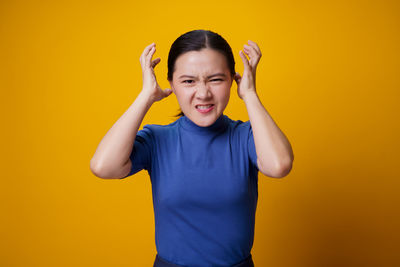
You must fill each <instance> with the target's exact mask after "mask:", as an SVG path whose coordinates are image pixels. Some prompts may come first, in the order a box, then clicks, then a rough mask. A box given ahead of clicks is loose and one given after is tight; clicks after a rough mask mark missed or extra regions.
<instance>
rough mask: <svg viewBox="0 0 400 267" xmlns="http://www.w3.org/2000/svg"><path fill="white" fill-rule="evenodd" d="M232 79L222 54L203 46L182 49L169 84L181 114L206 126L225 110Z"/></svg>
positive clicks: (199, 124)
mask: <svg viewBox="0 0 400 267" xmlns="http://www.w3.org/2000/svg"><path fill="white" fill-rule="evenodd" d="M232 81H233V79H232V76H231V74H230V71H229V68H228V64H227V62H226V58H225V56H224V55H223V54H221V53H220V52H218V51H216V50H213V49H209V48H205V49H202V50H200V51H190V52H186V53H184V54H182V55H180V56H179V57H178V58H177V59H176V62H175V71H174V73H173V77H172V81H170V85H171V89H172V90H173V92H174V94H175V95H176V97H177V99H178V102H179V106H180V107H181V110H182V111H183V113H185V116H187V117H188V118H189V119H190V120H191V121H192V122H194V123H195V124H197V125H198V126H201V127H206V126H210V125H211V124H213V123H214V122H215V121H216V120H217V119H218V118H219V117H220V116H221V114H222V113H223V111H224V110H225V107H226V106H227V104H228V102H229V97H230V89H231V86H232Z"/></svg>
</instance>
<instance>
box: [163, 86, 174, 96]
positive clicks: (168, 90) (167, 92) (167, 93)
mask: <svg viewBox="0 0 400 267" xmlns="http://www.w3.org/2000/svg"><path fill="white" fill-rule="evenodd" d="M163 92H164V95H165V96H169V95H170V94H171V93H172V90H171V89H170V88H167V89H165V90H163Z"/></svg>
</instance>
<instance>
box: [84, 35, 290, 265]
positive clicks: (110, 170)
mask: <svg viewBox="0 0 400 267" xmlns="http://www.w3.org/2000/svg"><path fill="white" fill-rule="evenodd" d="M155 50H156V48H155V43H152V44H150V45H148V46H147V47H146V48H145V49H144V51H143V53H142V55H141V57H140V63H141V66H142V71H143V88H142V90H141V92H140V93H139V95H138V96H137V98H136V99H135V101H134V102H133V104H132V105H131V106H130V107H129V109H128V110H127V111H126V112H125V113H124V114H123V115H122V117H121V118H120V119H119V120H118V121H117V122H116V123H115V124H114V125H113V127H112V128H111V129H110V130H109V131H108V133H107V134H106V136H105V137H104V138H103V140H102V141H101V142H100V144H99V146H98V148H97V150H96V153H95V155H94V156H93V159H92V160H91V170H92V172H93V173H94V174H95V175H96V176H98V177H101V178H125V177H128V176H130V175H133V174H135V173H137V172H138V171H140V170H142V169H145V170H147V171H148V173H149V175H150V179H151V183H152V194H153V205H154V214H155V237H156V248H157V254H156V258H155V262H154V266H156V267H166V266H191V267H192V266H236V267H239V266H240V267H248V266H254V263H253V261H252V257H251V253H250V251H251V248H252V246H253V240H254V225H255V212H256V206H257V199H258V187H257V186H258V171H260V172H261V173H263V174H264V175H266V176H269V177H276V178H278V177H284V176H286V175H287V174H288V173H289V171H290V170H291V167H292V162H293V152H292V148H291V145H290V143H289V141H288V140H287V139H286V137H285V135H284V134H283V133H282V132H281V130H280V129H279V128H278V126H277V125H276V124H275V123H274V121H273V120H272V118H271V117H270V115H269V114H268V112H267V111H266V110H265V108H264V107H263V105H262V104H261V102H260V100H259V98H258V96H257V92H256V86H255V78H256V68H257V64H258V62H259V60H260V57H261V51H260V48H259V47H258V45H257V44H256V43H255V42H252V41H249V45H244V49H243V50H244V53H243V51H240V52H239V55H240V57H241V59H242V61H243V64H244V72H243V77H242V76H241V75H240V74H239V73H237V72H235V61H234V57H233V54H232V50H231V48H230V46H229V44H228V43H227V42H226V41H225V39H223V38H222V37H221V36H220V35H219V34H217V33H214V32H211V31H205V30H194V31H190V32H187V33H185V34H183V35H181V36H180V37H179V38H178V39H176V40H175V42H174V43H173V44H172V46H171V49H170V52H169V55H168V81H169V83H170V86H171V89H165V90H162V89H161V88H160V86H159V85H158V83H157V80H156V77H155V74H154V67H155V66H156V65H157V64H158V63H159V62H160V58H156V59H154V60H152V57H153V55H154V53H155ZM245 54H246V55H247V56H248V57H249V60H248V59H247V57H246V55H245ZM233 80H235V82H236V83H237V93H238V96H239V97H240V98H241V99H242V100H243V101H244V103H245V105H246V108H247V111H248V115H249V118H250V121H247V122H242V121H240V120H239V121H235V120H231V119H230V118H229V117H228V116H226V115H224V114H223V111H224V110H225V107H226V106H227V104H228V102H229V97H230V88H231V86H232V83H233ZM172 92H173V93H174V94H175V95H176V97H177V100H178V103H179V106H180V108H181V111H182V112H181V115H182V116H181V117H180V118H179V119H177V120H176V121H174V122H172V123H171V124H168V125H154V124H150V125H145V126H144V127H143V129H142V130H140V131H138V129H139V126H140V124H141V122H142V120H143V118H144V116H145V114H146V113H147V111H148V110H149V108H150V107H151V105H152V104H153V103H154V102H156V101H160V100H162V99H164V98H165V97H167V96H169V95H170V94H171V93H172Z"/></svg>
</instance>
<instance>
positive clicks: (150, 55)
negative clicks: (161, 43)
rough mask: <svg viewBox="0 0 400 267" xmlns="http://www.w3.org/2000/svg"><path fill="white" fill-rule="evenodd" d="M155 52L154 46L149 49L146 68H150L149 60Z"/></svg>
mask: <svg viewBox="0 0 400 267" xmlns="http://www.w3.org/2000/svg"><path fill="white" fill-rule="evenodd" d="M155 51H156V47H155V46H153V47H151V49H150V51H149V54H148V55H147V56H146V65H147V66H151V65H152V64H151V62H152V60H151V58H152V57H153V55H154V53H155Z"/></svg>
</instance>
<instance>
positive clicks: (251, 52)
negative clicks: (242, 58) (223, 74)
mask: <svg viewBox="0 0 400 267" xmlns="http://www.w3.org/2000/svg"><path fill="white" fill-rule="evenodd" d="M243 50H244V51H245V52H247V53H246V54H248V55H249V57H250V58H257V57H258V53H257V51H256V50H255V49H254V47H251V46H249V45H244V48H243Z"/></svg>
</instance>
